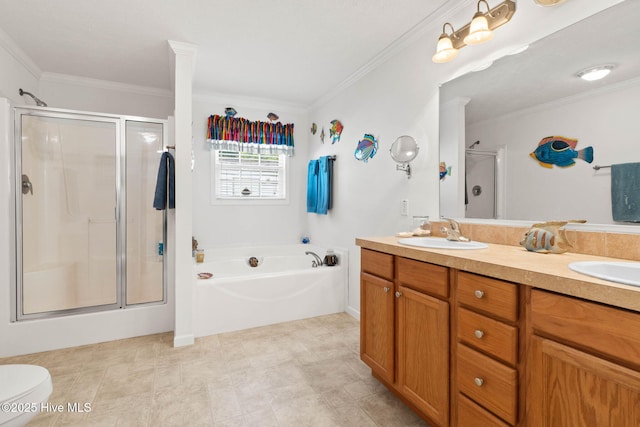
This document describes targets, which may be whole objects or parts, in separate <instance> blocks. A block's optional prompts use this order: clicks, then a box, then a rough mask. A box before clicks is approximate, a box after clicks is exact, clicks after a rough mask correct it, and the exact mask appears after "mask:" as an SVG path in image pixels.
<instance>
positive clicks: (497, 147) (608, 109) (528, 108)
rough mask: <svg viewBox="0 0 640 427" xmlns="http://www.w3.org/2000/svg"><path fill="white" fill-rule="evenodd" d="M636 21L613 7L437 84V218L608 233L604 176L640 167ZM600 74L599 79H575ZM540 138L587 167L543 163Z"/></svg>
mask: <svg viewBox="0 0 640 427" xmlns="http://www.w3.org/2000/svg"><path fill="white" fill-rule="evenodd" d="M639 16H640V2H632V1H626V2H623V3H620V4H618V5H615V6H612V7H610V8H608V9H606V10H604V11H602V12H600V13H598V14H596V15H594V16H592V17H589V18H587V19H585V20H583V21H582V22H579V23H576V24H574V25H572V26H569V27H567V28H565V29H563V30H561V31H559V32H557V33H554V34H552V35H550V36H548V37H546V38H544V39H542V40H540V41H538V42H536V43H534V44H532V45H531V46H530V47H529V49H527V50H526V51H524V52H522V53H520V54H516V55H511V56H506V57H504V58H502V59H500V60H498V61H495V63H494V64H493V65H492V66H491V67H489V68H488V69H486V70H483V71H479V72H474V73H469V74H466V75H464V76H461V77H459V78H457V79H455V80H452V81H451V82H448V83H446V84H444V85H443V86H442V87H441V89H440V162H441V169H442V165H443V164H444V166H445V167H446V168H451V169H450V170H451V175H450V176H445V177H444V178H441V183H440V215H442V216H446V217H457V218H462V217H467V218H486V219H492V218H497V219H509V220H528V221H542V220H550V219H586V220H587V221H588V222H590V223H598V224H614V223H616V222H615V221H614V220H613V216H612V204H611V190H612V189H611V169H610V168H607V167H606V166H610V165H612V164H619V163H627V162H640V150H639V149H638V135H640V120H638V118H639V114H638V113H640V45H638V43H637V40H640V25H637V19H638V17H639ZM601 65H607V66H611V71H610V73H609V75H608V76H606V77H605V78H603V79H601V80H597V81H585V80H582V79H581V78H579V77H578V73H580V72H581V71H583V70H586V69H588V68H592V67H595V66H601ZM548 137H554V138H552V140H559V141H565V143H566V144H568V145H570V147H568V148H567V150H569V149H570V150H573V151H575V153H581V152H582V153H584V152H588V151H590V150H593V160H592V162H591V163H588V162H587V160H589V159H583V158H581V157H576V158H575V159H574V161H567V160H565V161H557V162H551V161H549V162H548V163H545V162H541V161H540V160H539V158H536V153H538V157H540V155H539V153H540V152H541V151H542V149H543V148H540V149H539V147H542V146H543V145H544V144H546V143H548V142H549V141H550V140H549V139H545V138H548ZM573 141H575V142H573ZM559 145H562V144H561V143H557V144H556V146H557V147H559ZM589 147H591V148H589ZM571 154H572V155H573V153H571ZM576 155H578V154H576ZM583 157H584V156H583ZM596 165H598V166H605V167H604V168H602V169H599V170H596V169H594V166H596ZM442 175H443V174H441V177H442Z"/></svg>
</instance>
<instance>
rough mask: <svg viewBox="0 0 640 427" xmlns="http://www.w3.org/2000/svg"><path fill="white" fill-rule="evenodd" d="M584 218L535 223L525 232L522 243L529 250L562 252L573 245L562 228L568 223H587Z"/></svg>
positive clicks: (544, 252) (545, 252)
mask: <svg viewBox="0 0 640 427" xmlns="http://www.w3.org/2000/svg"><path fill="white" fill-rule="evenodd" d="M585 222H587V221H586V220H584V219H578V220H571V221H548V222H541V223H538V224H533V225H532V226H531V228H530V229H529V231H527V232H526V233H524V236H523V237H522V240H521V241H520V245H521V246H524V247H525V248H526V249H527V250H528V251H531V252H538V253H543V254H547V253H553V254H562V253H565V252H567V251H569V250H571V249H573V246H571V244H570V243H569V241H568V240H567V236H566V234H565V229H564V228H562V227H564V226H565V225H567V224H568V223H585Z"/></svg>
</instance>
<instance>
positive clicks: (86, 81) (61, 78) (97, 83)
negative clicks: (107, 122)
mask: <svg viewBox="0 0 640 427" xmlns="http://www.w3.org/2000/svg"><path fill="white" fill-rule="evenodd" d="M40 80H41V81H44V82H49V83H62V84H68V85H75V86H85V87H91V88H95V89H106V90H115V91H119V92H127V93H135V94H138V95H145V96H158V97H164V98H173V92H172V91H170V90H168V89H161V88H157V87H150V86H139V85H132V84H127V83H119V82H112V81H108V80H100V79H92V78H89V77H80V76H74V75H71V74H59V73H50V72H44V73H42V77H41V78H40Z"/></svg>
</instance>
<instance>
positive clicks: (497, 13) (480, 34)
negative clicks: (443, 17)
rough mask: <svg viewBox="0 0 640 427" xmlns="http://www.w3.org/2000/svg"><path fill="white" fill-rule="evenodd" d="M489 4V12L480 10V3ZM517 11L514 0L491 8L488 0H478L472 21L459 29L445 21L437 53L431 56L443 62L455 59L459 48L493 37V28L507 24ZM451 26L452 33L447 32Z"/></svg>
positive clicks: (437, 61) (506, 0)
mask: <svg viewBox="0 0 640 427" xmlns="http://www.w3.org/2000/svg"><path fill="white" fill-rule="evenodd" d="M481 3H484V4H485V5H486V6H487V12H485V13H483V12H480V4H481ZM515 12H516V3H515V1H513V0H504V1H503V2H502V3H500V4H499V5H497V6H496V7H494V8H493V9H490V8H489V3H487V1H486V0H479V1H478V8H477V12H476V13H475V15H473V19H472V20H471V22H470V23H468V24H466V25H465V26H464V27H462V28H460V29H459V30H457V31H454V29H453V25H451V24H450V23H448V22H447V23H445V24H444V25H443V26H442V34H441V35H440V38H439V39H438V45H437V47H436V53H435V55H433V57H432V58H431V59H432V60H433V62H436V63H443V62H448V61H451V60H452V59H454V58H455V57H456V56H457V55H458V50H459V49H461V48H463V47H464V46H466V45H468V44H479V43H483V42H485V41H487V40H490V39H491V38H492V37H493V30H495V29H496V28H498V27H500V26H502V25H504V24H506V23H507V22H509V21H510V20H511V17H512V16H513V14H514V13H515ZM447 25H449V26H450V27H451V34H447V32H446V27H447Z"/></svg>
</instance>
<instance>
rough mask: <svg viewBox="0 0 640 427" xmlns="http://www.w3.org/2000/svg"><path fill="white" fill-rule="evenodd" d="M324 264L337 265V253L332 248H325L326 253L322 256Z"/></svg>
mask: <svg viewBox="0 0 640 427" xmlns="http://www.w3.org/2000/svg"><path fill="white" fill-rule="evenodd" d="M324 265H326V266H328V267H333V266H334V265H338V255H336V254H335V253H334V252H333V249H327V254H326V255H325V256H324Z"/></svg>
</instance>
